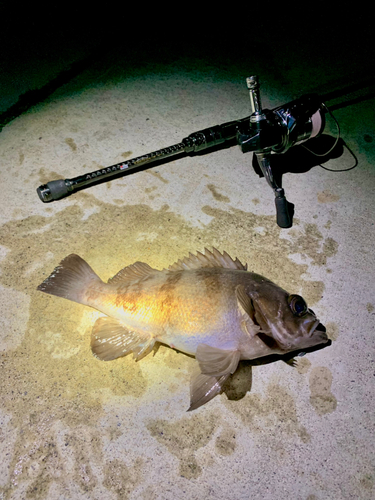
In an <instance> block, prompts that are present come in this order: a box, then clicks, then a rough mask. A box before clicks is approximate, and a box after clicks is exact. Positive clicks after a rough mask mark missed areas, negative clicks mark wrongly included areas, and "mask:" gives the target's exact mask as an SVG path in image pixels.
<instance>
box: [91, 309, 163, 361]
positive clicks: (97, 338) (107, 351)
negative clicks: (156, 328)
mask: <svg viewBox="0 0 375 500" xmlns="http://www.w3.org/2000/svg"><path fill="white" fill-rule="evenodd" d="M154 344H155V339H154V338H153V337H150V335H145V334H142V333H139V332H135V331H132V330H129V329H128V328H126V327H125V326H123V325H122V324H121V323H119V322H118V321H117V320H116V319H113V318H109V317H101V318H98V319H97V320H96V322H95V324H94V327H93V330H92V334H91V349H92V352H93V354H94V355H95V356H96V357H97V358H99V359H101V360H103V361H110V360H112V359H116V358H119V357H120V356H126V355H128V354H130V353H131V352H132V353H133V356H134V358H135V360H136V361H139V360H140V359H142V358H143V357H144V356H147V354H148V353H149V352H150V351H151V350H152V348H153V347H154Z"/></svg>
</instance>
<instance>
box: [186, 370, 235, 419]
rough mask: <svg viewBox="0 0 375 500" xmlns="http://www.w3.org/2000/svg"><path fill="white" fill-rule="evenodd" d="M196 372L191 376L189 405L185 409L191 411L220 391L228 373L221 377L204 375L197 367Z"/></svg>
mask: <svg viewBox="0 0 375 500" xmlns="http://www.w3.org/2000/svg"><path fill="white" fill-rule="evenodd" d="M197 371H198V373H196V374H195V376H193V377H192V379H191V383H190V406H189V408H188V410H187V411H193V410H196V409H197V408H199V407H200V406H203V405H204V404H206V403H208V401H211V399H213V398H214V397H215V396H216V395H217V394H219V393H220V392H221V391H222V388H223V385H224V383H225V382H226V380H227V379H228V377H229V375H230V373H227V374H225V375H221V377H212V376H210V375H204V374H203V373H201V372H200V370H199V368H198V370H197Z"/></svg>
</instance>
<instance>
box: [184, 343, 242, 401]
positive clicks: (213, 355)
mask: <svg viewBox="0 0 375 500" xmlns="http://www.w3.org/2000/svg"><path fill="white" fill-rule="evenodd" d="M195 357H196V359H197V361H198V364H199V370H198V371H197V373H195V374H194V375H193V377H192V380H191V384H190V407H189V409H188V411H192V410H196V409H197V408H199V407H200V406H202V405H204V404H205V403H207V402H208V401H210V400H211V399H213V398H214V397H215V396H216V395H217V394H219V393H220V392H221V390H222V388H223V385H224V383H225V382H226V381H227V379H228V377H229V376H230V375H231V374H232V373H234V372H235V371H236V370H237V366H238V363H239V361H240V352H239V351H238V350H232V351H225V350H223V349H217V348H216V347H211V346H209V345H206V344H199V346H198V348H197V352H196V355H195Z"/></svg>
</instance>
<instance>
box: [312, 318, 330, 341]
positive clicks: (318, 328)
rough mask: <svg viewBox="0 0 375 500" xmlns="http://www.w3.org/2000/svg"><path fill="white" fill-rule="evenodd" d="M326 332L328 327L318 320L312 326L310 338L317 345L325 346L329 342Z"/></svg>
mask: <svg viewBox="0 0 375 500" xmlns="http://www.w3.org/2000/svg"><path fill="white" fill-rule="evenodd" d="M326 332H327V330H326V327H325V326H324V325H322V323H321V322H320V321H319V320H316V321H314V322H313V324H312V325H311V328H310V332H309V337H310V338H311V340H314V342H316V343H317V344H325V343H327V342H328V340H329V338H328V336H327V333H326Z"/></svg>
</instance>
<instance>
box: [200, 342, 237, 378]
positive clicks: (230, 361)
mask: <svg viewBox="0 0 375 500" xmlns="http://www.w3.org/2000/svg"><path fill="white" fill-rule="evenodd" d="M195 357H196V359H197V361H198V363H199V368H200V370H201V372H202V374H203V375H210V376H212V377H221V376H222V375H230V374H231V373H234V372H235V371H236V369H237V365H238V362H239V360H240V351H239V350H231V351H227V350H223V349H218V348H217V347H211V346H209V345H207V344H199V345H198V347H197V352H196V354H195Z"/></svg>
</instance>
